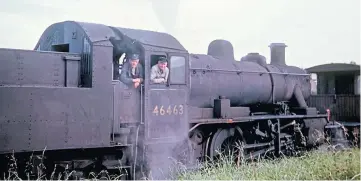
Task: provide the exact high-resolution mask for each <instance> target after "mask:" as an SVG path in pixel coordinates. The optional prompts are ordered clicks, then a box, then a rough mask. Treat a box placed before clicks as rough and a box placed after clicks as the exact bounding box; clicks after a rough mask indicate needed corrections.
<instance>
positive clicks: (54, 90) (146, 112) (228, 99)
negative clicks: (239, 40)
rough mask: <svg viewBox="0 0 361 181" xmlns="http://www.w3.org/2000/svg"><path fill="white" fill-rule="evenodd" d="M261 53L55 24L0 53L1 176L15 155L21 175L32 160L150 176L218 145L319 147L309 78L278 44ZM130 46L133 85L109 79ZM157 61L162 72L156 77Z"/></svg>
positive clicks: (319, 119)
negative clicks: (23, 45) (137, 68)
mask: <svg viewBox="0 0 361 181" xmlns="http://www.w3.org/2000/svg"><path fill="white" fill-rule="evenodd" d="M270 48H271V60H270V64H267V63H266V60H265V57H263V56H262V55H259V54H257V53H250V54H248V55H246V56H244V57H243V58H242V59H241V60H240V61H236V60H235V58H234V54H233V47H232V44H231V43H230V42H228V41H226V40H215V41H213V42H211V43H210V45H209V47H208V53H207V54H190V53H189V52H188V51H187V50H186V49H185V48H184V47H183V46H182V44H181V43H180V42H179V41H178V40H177V39H176V38H174V37H173V36H171V35H169V34H166V33H161V32H154V31H147V30H137V29H128V28H120V27H113V26H107V25H103V24H95V23H85V22H75V21H65V22H58V23H55V24H53V25H51V26H49V27H48V28H47V29H46V30H45V31H44V32H43V34H42V35H41V37H40V39H39V41H38V43H37V44H36V46H35V48H34V50H19V49H0V62H1V66H0V100H1V101H0V164H2V165H0V174H1V175H3V173H7V174H10V175H11V174H12V173H8V172H7V171H8V170H13V168H9V167H11V166H13V165H14V164H9V165H6V164H4V163H11V161H12V160H11V159H9V158H11V157H8V155H9V154H12V153H14V154H15V157H16V158H17V160H18V161H19V162H18V164H17V165H19V168H16V169H18V171H19V172H21V173H23V175H19V176H22V177H25V178H27V177H26V175H25V171H26V170H27V167H25V165H26V163H28V161H29V158H30V159H31V160H30V161H31V162H33V163H35V162H40V161H41V163H44V165H46V167H47V171H45V172H44V171H41V173H45V174H46V175H47V176H51V175H52V171H53V170H55V173H59V172H63V171H64V170H66V169H67V168H69V169H71V170H73V171H75V172H74V173H76V174H75V176H79V177H86V176H87V175H89V173H91V172H92V171H94V172H99V171H101V170H107V171H109V173H113V172H116V173H118V172H119V170H121V171H122V173H121V174H123V175H125V177H126V178H133V179H134V178H135V179H140V178H142V177H143V176H145V177H151V178H153V179H158V178H165V177H166V176H167V175H163V173H168V172H167V170H168V169H169V168H170V167H171V166H172V165H173V164H174V161H172V160H173V159H175V160H176V161H179V162H182V163H183V164H186V165H187V166H188V165H189V164H192V163H194V162H193V161H195V160H196V159H199V160H204V159H206V158H210V159H214V160H217V157H218V155H219V152H218V151H220V152H227V151H230V150H231V151H235V152H238V153H240V150H244V151H242V152H243V153H245V157H246V158H249V156H250V155H251V156H257V155H264V154H268V153H275V155H276V156H279V155H280V154H281V152H282V153H284V154H288V153H289V154H292V153H294V150H295V149H298V148H306V147H312V146H317V145H319V144H322V143H323V141H324V135H323V132H324V126H325V124H326V123H327V119H326V118H327V115H320V114H318V113H317V110H316V109H315V108H313V107H308V106H307V104H306V103H305V99H307V98H308V97H309V96H310V82H309V75H308V74H307V73H306V72H305V71H304V70H303V69H300V68H298V67H294V66H287V65H286V63H285V45H284V44H271V46H270ZM133 52H136V53H138V54H139V55H140V60H139V63H140V64H142V65H143V67H144V82H143V84H142V85H141V86H140V87H139V88H138V89H134V88H133V87H132V86H129V85H126V84H124V83H123V82H121V81H120V80H119V79H118V77H119V74H121V72H123V71H119V66H120V65H122V64H124V63H128V62H127V59H126V57H127V54H129V53H133ZM160 56H162V57H166V58H167V60H168V62H169V64H168V68H169V78H168V81H167V83H165V84H154V83H152V82H151V81H150V70H151V67H152V66H154V65H156V64H157V60H158V58H159V57H160ZM121 57H125V58H124V59H123V58H121ZM125 67H126V66H125ZM236 143H237V144H238V143H241V145H243V146H242V147H241V148H239V149H238V146H235V145H236ZM235 148H237V149H235ZM44 150H45V151H44ZM43 151H44V152H43ZM32 155H35V156H32ZM39 169H41V168H40V167H34V168H32V169H30V171H32V172H31V174H32V175H33V176H37V171H39ZM159 169H163V170H159ZM27 171H29V170H27ZM21 173H19V174H21ZM26 173H28V172H26ZM29 173H30V172H29ZM39 173H40V172H39ZM118 174H119V173H118ZM73 176H74V175H73ZM102 176H104V173H103V174H100V176H99V177H102ZM32 178H33V177H32ZM35 179H36V177H35Z"/></svg>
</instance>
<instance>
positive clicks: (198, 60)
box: [190, 40, 311, 107]
mask: <svg viewBox="0 0 361 181" xmlns="http://www.w3.org/2000/svg"><path fill="white" fill-rule="evenodd" d="M215 47H216V48H215ZM285 47H286V45H285V44H283V43H275V44H271V45H270V48H271V63H270V64H267V63H266V58H265V57H264V56H262V55H259V54H258V53H249V54H248V55H246V56H244V57H242V59H241V61H235V60H234V58H233V57H234V56H233V47H232V45H231V43H230V42H228V41H225V40H214V41H212V42H211V43H210V45H209V47H208V55H200V54H191V55H190V68H191V71H190V74H191V75H190V76H191V95H190V96H191V99H190V100H191V102H190V104H191V106H197V107H212V106H213V100H214V99H216V98H218V97H219V96H225V97H226V98H228V99H230V100H231V105H232V106H247V105H252V104H256V103H264V104H268V103H273V102H277V101H289V100H290V99H291V98H292V97H293V96H295V98H296V100H297V102H298V104H299V106H300V107H307V105H306V103H305V99H307V98H308V97H309V96H310V94H311V84H310V81H309V80H310V78H309V75H308V74H307V72H306V71H305V70H304V69H301V68H298V67H294V66H287V65H286V64H285V54H284V50H285Z"/></svg>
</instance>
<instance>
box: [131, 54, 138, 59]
mask: <svg viewBox="0 0 361 181" xmlns="http://www.w3.org/2000/svg"><path fill="white" fill-rule="evenodd" d="M129 59H130V60H139V55H138V54H136V53H133V54H131V55H130V56H129Z"/></svg>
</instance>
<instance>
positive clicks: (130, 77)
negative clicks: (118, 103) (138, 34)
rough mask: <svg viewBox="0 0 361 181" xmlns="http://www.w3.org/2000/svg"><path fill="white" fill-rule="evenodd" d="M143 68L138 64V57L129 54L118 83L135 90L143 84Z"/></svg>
mask: <svg viewBox="0 0 361 181" xmlns="http://www.w3.org/2000/svg"><path fill="white" fill-rule="evenodd" d="M143 80H144V78H143V66H142V65H141V64H140V63H139V55H138V54H131V55H130V57H129V58H128V61H127V62H126V63H125V65H124V66H123V68H122V72H121V75H120V81H122V82H123V83H125V84H127V85H128V86H131V85H133V87H134V88H137V87H138V86H139V85H140V84H141V83H142V82H143Z"/></svg>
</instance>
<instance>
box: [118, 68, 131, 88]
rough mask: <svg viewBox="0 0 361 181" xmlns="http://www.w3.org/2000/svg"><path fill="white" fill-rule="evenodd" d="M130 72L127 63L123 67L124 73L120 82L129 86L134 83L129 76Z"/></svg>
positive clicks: (121, 74)
mask: <svg viewBox="0 0 361 181" xmlns="http://www.w3.org/2000/svg"><path fill="white" fill-rule="evenodd" d="M128 72H129V63H128V62H126V63H125V64H124V66H123V67H122V72H121V73H120V81H122V82H123V83H125V84H128V85H129V84H132V83H133V79H132V78H131V77H128V76H127V74H128Z"/></svg>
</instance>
